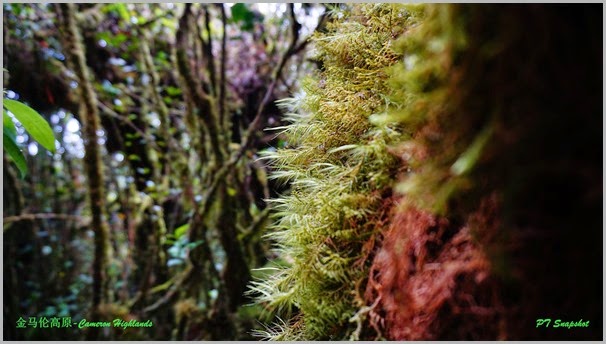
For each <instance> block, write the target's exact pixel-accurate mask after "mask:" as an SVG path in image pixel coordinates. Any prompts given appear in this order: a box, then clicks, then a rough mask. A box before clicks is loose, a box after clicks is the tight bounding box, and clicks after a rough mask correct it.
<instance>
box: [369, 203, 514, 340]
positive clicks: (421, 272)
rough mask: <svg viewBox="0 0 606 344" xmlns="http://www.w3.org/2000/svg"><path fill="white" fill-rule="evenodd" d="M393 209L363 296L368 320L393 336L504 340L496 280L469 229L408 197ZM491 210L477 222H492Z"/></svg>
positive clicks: (483, 211) (482, 211)
mask: <svg viewBox="0 0 606 344" xmlns="http://www.w3.org/2000/svg"><path fill="white" fill-rule="evenodd" d="M487 204H488V202H487ZM393 210H394V212H393V218H392V222H391V224H390V226H389V228H388V230H387V231H386V233H385V235H384V238H383V244H382V246H381V248H380V249H379V251H378V252H377V254H376V256H375V259H374V262H373V265H372V268H371V273H370V278H369V283H368V284H367V289H366V293H365V298H366V300H367V303H368V304H369V305H370V304H374V303H376V306H375V307H374V308H373V311H372V312H371V314H370V319H371V320H370V321H371V325H373V326H376V327H380V328H383V329H384V333H383V335H384V336H385V337H387V338H388V339H392V340H437V339H496V338H500V339H504V335H503V334H502V331H504V328H505V327H504V320H503V318H502V317H501V316H500V315H501V313H502V311H503V309H502V308H503V307H501V306H500V301H499V297H498V293H497V292H498V289H497V284H496V283H495V279H494V278H493V277H492V276H491V271H490V270H491V268H490V263H489V260H488V259H487V257H486V256H485V255H484V254H483V252H482V250H481V249H480V247H479V245H478V243H477V242H475V240H474V239H473V238H472V235H471V233H470V227H469V226H468V225H463V226H459V225H456V224H452V223H450V222H449V221H448V220H447V219H445V218H439V217H436V216H433V215H431V214H429V213H428V212H425V211H422V210H419V209H417V208H415V207H413V206H410V205H408V204H406V202H405V201H404V202H403V203H402V204H401V205H399V206H397V207H395V208H394V209H393ZM490 210H491V209H490V207H487V206H482V207H480V209H479V210H478V212H477V214H475V220H474V221H475V223H476V224H478V223H480V222H482V224H487V223H489V222H490V221H489V220H490V218H492V219H494V217H493V216H494V212H493V213H491V212H490ZM487 230H490V228H487Z"/></svg>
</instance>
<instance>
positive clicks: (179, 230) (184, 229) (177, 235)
mask: <svg viewBox="0 0 606 344" xmlns="http://www.w3.org/2000/svg"><path fill="white" fill-rule="evenodd" d="M187 229H189V223H186V224H184V225H183V226H180V227H179V228H177V229H175V238H177V239H179V238H180V237H182V236H183V234H185V233H186V232H187Z"/></svg>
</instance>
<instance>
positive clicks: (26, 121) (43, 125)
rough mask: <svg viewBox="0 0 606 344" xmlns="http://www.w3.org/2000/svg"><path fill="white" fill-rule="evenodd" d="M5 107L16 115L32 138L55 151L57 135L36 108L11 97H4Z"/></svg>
mask: <svg viewBox="0 0 606 344" xmlns="http://www.w3.org/2000/svg"><path fill="white" fill-rule="evenodd" d="M4 107H5V108H6V109H7V110H8V111H10V112H12V113H13V115H15V118H17V120H18V121H19V122H20V123H21V125H23V128H25V130H27V132H28V133H29V134H30V135H31V136H32V138H33V139H34V140H36V141H38V143H40V144H41V145H42V147H44V148H46V149H48V150H49V151H51V152H53V153H54V152H55V136H54V135H53V130H52V129H51V127H50V125H49V124H48V122H46V120H44V118H43V117H42V116H40V114H39V113H37V112H36V110H34V109H32V108H30V107H29V106H27V105H25V104H23V103H20V102H18V101H15V100H11V99H6V98H5V99H4Z"/></svg>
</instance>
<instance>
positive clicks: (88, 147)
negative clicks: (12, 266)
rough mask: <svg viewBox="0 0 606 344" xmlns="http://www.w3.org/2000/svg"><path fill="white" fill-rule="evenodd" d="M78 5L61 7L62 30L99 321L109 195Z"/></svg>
mask: <svg viewBox="0 0 606 344" xmlns="http://www.w3.org/2000/svg"><path fill="white" fill-rule="evenodd" d="M75 6H76V5H75V4H59V5H57V13H58V14H59V22H60V24H61V26H62V30H61V39H62V44H63V47H64V49H65V55H66V56H67V57H68V64H69V65H70V67H71V69H73V71H74V72H75V74H76V76H77V81H78V85H79V87H78V90H79V95H80V109H79V115H80V119H81V120H82V121H83V136H84V137H83V139H84V150H85V157H84V166H85V169H86V175H87V179H88V192H89V197H88V198H89V204H90V210H91V227H92V229H93V231H94V234H95V239H94V247H95V248H94V259H93V293H92V316H93V317H96V315H97V314H98V310H99V305H100V304H101V303H102V302H105V301H106V300H107V296H108V295H107V285H106V282H105V281H106V267H107V261H108V249H109V228H108V225H107V223H106V216H105V214H104V213H105V198H104V197H105V192H104V183H103V164H102V161H101V149H100V146H99V143H98V139H97V132H98V130H99V129H100V120H99V113H98V110H97V96H96V94H95V92H94V90H93V87H92V85H91V82H90V75H89V71H88V67H87V65H86V59H85V52H84V47H83V43H82V37H81V34H80V32H79V29H78V27H77V25H76V18H75V11H76V9H75Z"/></svg>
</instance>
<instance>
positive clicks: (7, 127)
mask: <svg viewBox="0 0 606 344" xmlns="http://www.w3.org/2000/svg"><path fill="white" fill-rule="evenodd" d="M2 119H3V120H2V122H3V127H4V131H5V132H8V134H10V136H11V138H13V140H14V139H15V137H17V130H16V129H15V123H13V119H12V118H10V117H9V116H8V113H7V112H6V110H4V109H2Z"/></svg>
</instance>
